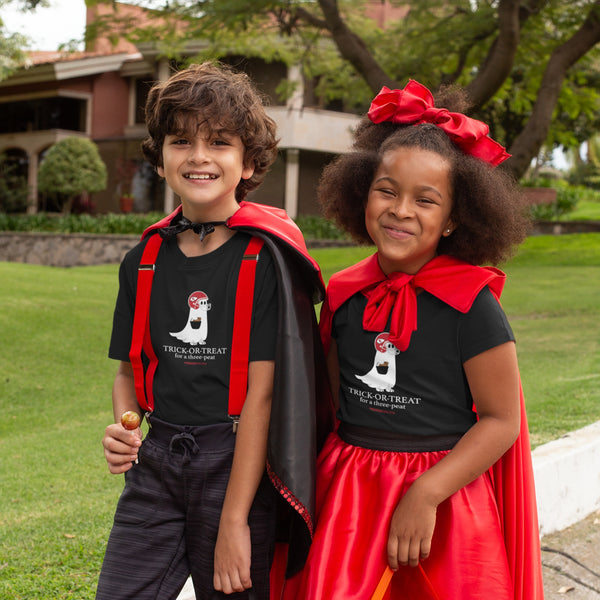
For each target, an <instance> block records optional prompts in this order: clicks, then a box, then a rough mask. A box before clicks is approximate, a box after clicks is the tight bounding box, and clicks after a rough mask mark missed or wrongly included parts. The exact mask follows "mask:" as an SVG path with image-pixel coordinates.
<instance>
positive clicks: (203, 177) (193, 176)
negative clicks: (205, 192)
mask: <svg viewBox="0 0 600 600" xmlns="http://www.w3.org/2000/svg"><path fill="white" fill-rule="evenodd" d="M184 177H185V179H192V180H194V181H196V180H206V179H216V178H217V176H216V175H209V174H208V173H204V174H202V175H196V174H194V173H188V174H187V175H184Z"/></svg>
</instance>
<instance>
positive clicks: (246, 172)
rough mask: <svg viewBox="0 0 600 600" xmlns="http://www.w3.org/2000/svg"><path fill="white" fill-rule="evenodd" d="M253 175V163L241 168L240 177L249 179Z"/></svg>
mask: <svg viewBox="0 0 600 600" xmlns="http://www.w3.org/2000/svg"><path fill="white" fill-rule="evenodd" d="M252 175H254V165H252V166H251V167H244V168H243V169H242V179H250V177H252Z"/></svg>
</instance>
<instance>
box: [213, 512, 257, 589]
mask: <svg viewBox="0 0 600 600" xmlns="http://www.w3.org/2000/svg"><path fill="white" fill-rule="evenodd" d="M250 553H251V545H250V527H248V524H247V523H245V524H243V525H242V524H228V525H226V524H224V523H223V520H221V525H220V526H219V534H218V536H217V544H216V546H215V573H214V577H213V585H214V588H215V590H217V591H220V592H224V593H225V594H232V593H233V592H243V591H244V590H247V589H249V588H251V587H252V579H251V578H250Z"/></svg>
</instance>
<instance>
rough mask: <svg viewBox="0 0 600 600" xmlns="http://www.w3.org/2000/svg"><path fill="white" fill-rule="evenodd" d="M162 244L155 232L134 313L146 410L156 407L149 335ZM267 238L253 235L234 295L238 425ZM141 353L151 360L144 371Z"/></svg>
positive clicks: (135, 356) (139, 390) (140, 397)
mask: <svg viewBox="0 0 600 600" xmlns="http://www.w3.org/2000/svg"><path fill="white" fill-rule="evenodd" d="M161 243H162V238H161V237H160V235H152V236H151V237H150V239H149V240H148V243H147V244H146V247H145V248H144V253H143V254H142V260H141V261H140V266H139V267H138V280H137V292H136V297H135V312H134V317H133V332H132V340H131V349H130V351H129V360H130V361H131V367H132V369H133V376H134V381H135V395H136V398H137V401H138V403H139V405H140V406H141V407H142V408H143V409H144V410H147V411H150V412H152V410H154V394H153V390H152V385H153V381H154V374H155V373H156V368H157V366H158V358H157V357H156V354H155V352H154V348H153V347H152V340H151V338H150V294H151V291H152V281H153V279H154V270H155V263H156V257H157V255H158V250H159V248H160V245H161ZM263 245H264V241H263V240H261V239H260V238H257V237H252V238H251V239H250V241H249V242H248V246H247V247H246V250H245V252H244V256H243V257H242V264H241V265H240V273H239V276H238V283H237V289H236V296H235V313H234V320H233V338H232V342H231V370H230V381H229V406H228V411H227V412H228V414H229V416H230V418H231V419H233V421H234V429H235V424H236V423H237V422H238V421H239V417H240V414H241V413H242V407H243V406H244V400H245V399H246V393H247V390H248V356H249V354H250V326H251V323H252V306H253V303H254V282H255V279H256V263H257V262H258V255H259V253H260V251H261V249H262V247H263ZM142 352H143V353H144V354H145V355H146V358H147V359H148V366H147V368H146V372H145V373H144V365H143V362H142Z"/></svg>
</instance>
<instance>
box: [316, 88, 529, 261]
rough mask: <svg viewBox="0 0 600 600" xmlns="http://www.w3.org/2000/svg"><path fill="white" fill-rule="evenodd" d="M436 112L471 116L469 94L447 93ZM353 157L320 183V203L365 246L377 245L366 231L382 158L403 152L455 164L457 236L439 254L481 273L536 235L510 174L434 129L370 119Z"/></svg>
mask: <svg viewBox="0 0 600 600" xmlns="http://www.w3.org/2000/svg"><path fill="white" fill-rule="evenodd" d="M436 106H444V107H447V108H448V109H449V110H452V111H454V112H457V111H459V110H462V111H464V106H465V101H464V94H463V93H462V92H461V91H460V90H458V91H457V90H455V89H453V90H451V91H450V92H448V91H446V95H445V96H443V99H436ZM354 139H355V141H354V145H353V148H354V150H353V151H352V152H350V153H348V154H345V155H342V156H339V157H338V158H336V159H335V160H334V161H333V162H331V163H330V164H329V165H327V166H326V167H325V169H324V170H323V173H322V175H321V179H320V183H319V188H318V192H317V194H318V199H319V202H320V204H321V206H322V208H323V212H324V214H325V216H326V217H328V218H331V219H333V220H334V221H335V222H336V223H337V224H338V225H339V226H340V227H342V228H343V229H344V230H345V231H347V232H348V233H349V234H350V235H351V236H352V237H353V239H354V240H355V241H356V242H358V243H360V244H372V243H373V240H371V238H370V237H369V234H368V232H367V229H366V226H365V207H366V203H367V197H368V193H369V188H370V186H371V182H372V181H373V178H374V176H375V172H376V171H377V168H378V166H379V163H380V161H381V157H382V156H383V155H384V154H385V153H386V152H389V151H392V150H395V149H397V148H402V147H404V148H406V147H408V148H420V149H422V150H427V151H430V152H435V153H437V154H439V155H440V156H442V157H443V158H444V159H445V160H446V161H448V162H449V163H450V178H451V181H450V186H451V190H452V212H451V215H450V218H451V219H452V222H453V223H454V225H455V229H454V231H453V232H452V234H451V235H450V236H448V237H442V238H441V239H440V242H439V245H438V254H446V255H450V256H454V257H455V258H458V259H461V260H464V261H466V262H468V263H471V264H474V265H484V264H491V265H497V264H500V263H501V262H504V261H506V260H508V259H509V258H510V256H511V255H512V254H513V252H514V250H515V248H516V246H517V245H518V244H519V243H521V242H522V241H523V240H524V239H525V237H526V235H527V233H528V231H529V229H530V219H529V215H528V211H527V208H526V206H525V205H524V203H523V200H522V195H521V193H520V191H519V189H518V186H517V184H516V182H515V180H514V179H513V178H512V176H511V175H510V174H508V173H507V172H506V171H503V170H501V169H498V168H493V167H492V166H491V165H490V164H488V163H486V162H484V161H482V160H480V159H478V158H475V157H473V156H469V155H465V154H464V153H463V152H462V150H460V149H459V148H458V147H457V146H456V145H455V144H454V143H453V142H452V141H451V140H450V138H449V137H448V136H447V135H446V134H445V133H444V132H443V131H442V130H441V129H440V128H439V127H436V126H435V125H432V124H421V125H397V124H393V123H389V122H384V123H379V124H375V123H372V122H371V121H370V120H369V119H368V118H367V117H363V119H362V120H361V122H360V123H359V125H358V127H357V129H356V131H355V135H354Z"/></svg>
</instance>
